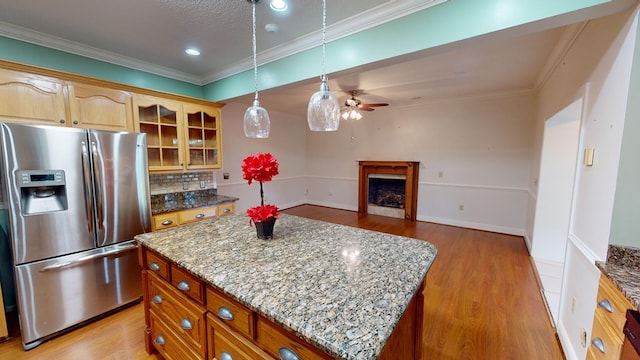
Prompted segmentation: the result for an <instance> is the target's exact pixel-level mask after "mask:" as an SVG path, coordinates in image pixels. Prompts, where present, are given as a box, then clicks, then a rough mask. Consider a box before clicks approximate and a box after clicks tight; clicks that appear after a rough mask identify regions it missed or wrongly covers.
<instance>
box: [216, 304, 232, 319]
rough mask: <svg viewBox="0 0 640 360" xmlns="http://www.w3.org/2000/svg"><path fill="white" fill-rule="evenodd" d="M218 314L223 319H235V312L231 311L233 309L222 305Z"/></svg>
mask: <svg viewBox="0 0 640 360" xmlns="http://www.w3.org/2000/svg"><path fill="white" fill-rule="evenodd" d="M218 316H219V317H220V318H221V319H222V320H229V321H231V320H233V313H232V312H231V310H229V309H228V308H226V307H224V306H221V307H220V309H218Z"/></svg>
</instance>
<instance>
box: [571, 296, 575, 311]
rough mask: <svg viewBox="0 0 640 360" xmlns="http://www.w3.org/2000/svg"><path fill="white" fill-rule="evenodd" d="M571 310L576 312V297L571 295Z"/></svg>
mask: <svg viewBox="0 0 640 360" xmlns="http://www.w3.org/2000/svg"><path fill="white" fill-rule="evenodd" d="M571 312H572V313H575V312H576V297H575V296H574V297H572V298H571Z"/></svg>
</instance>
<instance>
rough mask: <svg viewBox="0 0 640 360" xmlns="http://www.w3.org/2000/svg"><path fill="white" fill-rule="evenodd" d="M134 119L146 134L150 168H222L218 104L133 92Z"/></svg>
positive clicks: (152, 170) (158, 170)
mask: <svg viewBox="0 0 640 360" xmlns="http://www.w3.org/2000/svg"><path fill="white" fill-rule="evenodd" d="M133 103H134V120H135V122H136V125H137V126H138V127H139V131H140V132H143V133H146V134H147V146H148V154H149V156H148V158H149V171H151V172H163V171H164V172H166V171H169V172H170V171H186V170H204V169H220V168H221V167H222V163H221V159H222V151H221V149H222V147H221V132H220V109H219V107H218V106H214V105H205V104H199V103H188V102H178V101H172V100H169V99H164V98H160V97H155V96H149V95H140V94H136V95H134V101H133Z"/></svg>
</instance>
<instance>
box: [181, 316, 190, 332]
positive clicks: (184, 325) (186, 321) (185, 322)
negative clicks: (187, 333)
mask: <svg viewBox="0 0 640 360" xmlns="http://www.w3.org/2000/svg"><path fill="white" fill-rule="evenodd" d="M180 327H181V328H183V329H184V330H193V325H192V324H191V321H189V319H186V318H185V319H182V321H180Z"/></svg>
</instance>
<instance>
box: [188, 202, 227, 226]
mask: <svg viewBox="0 0 640 360" xmlns="http://www.w3.org/2000/svg"><path fill="white" fill-rule="evenodd" d="M216 216H218V207H217V206H208V207H201V208H196V209H190V210H183V211H180V212H178V221H179V223H180V225H182V224H188V223H191V222H195V221H200V220H204V219H208V218H212V217H216Z"/></svg>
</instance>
